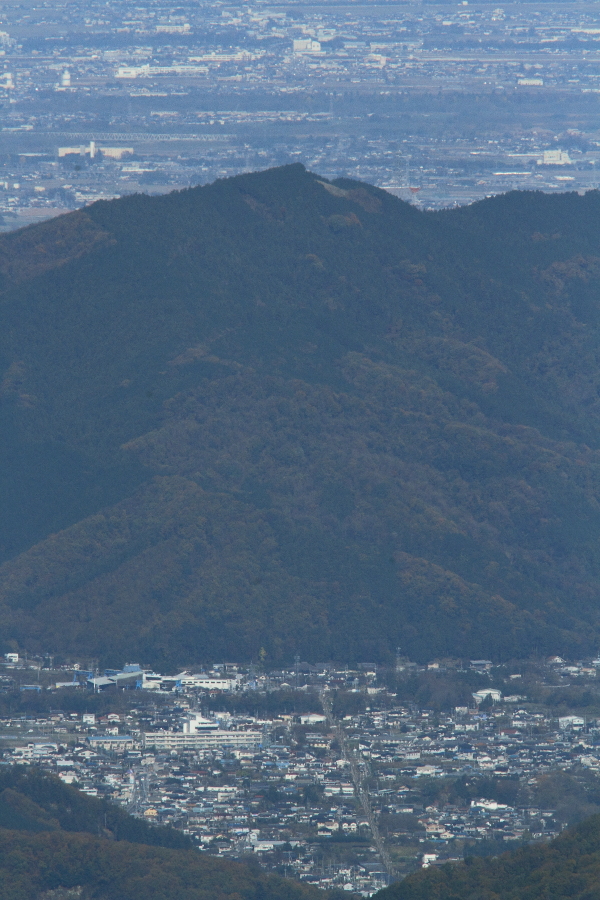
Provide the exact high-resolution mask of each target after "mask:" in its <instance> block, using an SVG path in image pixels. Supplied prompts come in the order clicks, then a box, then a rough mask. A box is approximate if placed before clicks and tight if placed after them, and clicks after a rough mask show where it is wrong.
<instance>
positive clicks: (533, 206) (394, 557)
mask: <svg viewBox="0 0 600 900" xmlns="http://www.w3.org/2000/svg"><path fill="white" fill-rule="evenodd" d="M75 216H76V218H74V217H73V218H72V217H71V216H66V217H62V219H59V220H56V222H55V225H54V226H52V223H50V224H48V223H46V224H45V225H44V226H36V227H35V228H32V229H27V230H26V231H24V232H19V233H17V234H15V235H8V236H6V237H4V238H2V239H0V271H1V272H2V274H3V278H4V281H3V282H2V295H1V298H0V302H1V307H0V308H1V310H2V312H1V316H2V321H3V322H4V325H5V327H4V329H3V333H2V334H1V335H0V358H1V359H2V366H3V371H4V375H3V379H2V387H1V388H0V393H1V396H2V407H1V411H0V416H1V418H2V426H3V429H2V442H3V446H2V448H1V449H0V455H1V457H2V458H3V459H4V460H5V465H4V467H3V469H2V472H3V474H2V476H1V478H0V481H2V482H3V484H0V487H2V488H3V491H4V496H5V497H7V503H6V509H7V510H8V511H9V514H8V515H7V516H6V517H5V519H4V525H3V528H2V530H1V532H0V539H1V541H2V544H3V546H4V559H5V562H4V565H3V566H2V567H0V626H1V627H2V633H3V635H5V636H6V639H13V640H15V641H17V642H18V643H19V644H20V645H23V646H27V647H29V648H30V649H46V650H53V651H55V652H63V653H71V654H75V653H79V654H89V655H93V656H101V657H103V658H104V659H105V660H107V661H108V660H109V659H110V660H112V661H114V662H121V661H122V660H123V658H124V657H125V656H127V657H130V656H133V655H135V656H137V657H139V658H141V659H144V660H146V661H149V662H153V663H155V664H160V665H175V664H176V663H181V662H185V661H188V660H189V661H193V660H197V659H199V658H205V659H206V658H210V657H215V658H216V657H221V658H222V657H224V656H227V657H231V658H239V657H240V656H241V657H245V658H249V657H251V656H256V654H257V653H258V651H259V649H260V648H261V647H264V648H265V650H266V651H267V654H268V657H267V658H268V659H269V660H270V661H277V660H282V659H290V658H291V657H292V656H293V655H294V653H296V652H300V653H301V654H302V655H303V656H304V657H307V658H320V659H323V658H327V657H335V658H338V659H344V660H345V659H351V658H354V659H357V658H377V659H386V658H389V656H390V654H391V653H392V652H393V651H394V649H395V647H396V646H397V645H398V644H400V645H401V646H402V647H403V649H404V650H405V651H406V652H407V653H409V654H410V655H411V656H413V657H415V658H423V659H426V658H430V657H431V656H432V655H435V654H438V653H440V654H441V653H443V654H465V655H472V656H473V655H478V656H479V655H486V656H493V657H495V658H499V657H507V656H512V655H526V654H528V653H530V652H531V651H532V649H534V648H537V649H539V650H540V651H548V652H550V651H555V652H561V653H565V654H569V653H576V652H579V651H580V650H583V649H584V648H588V649H592V648H594V647H595V642H596V641H597V639H598V636H599V630H600V629H599V628H598V602H597V601H598V594H599V590H600V506H599V505H598V493H599V488H600V397H599V389H600V366H599V365H598V348H599V337H600V335H599V326H600V294H599V288H600V236H599V233H598V221H599V220H600V196H599V195H598V193H597V192H593V193H590V194H587V195H586V196H584V197H579V196H577V195H571V194H566V195H562V196H556V195H554V196H546V195H542V194H531V193H513V194H508V195H505V196H503V197H497V198H493V199H491V200H487V201H484V202H482V203H479V204H475V205H474V206H472V207H469V208H466V209H460V210H452V211H447V212H443V213H436V214H433V213H421V212H419V211H417V210H416V209H414V208H413V207H411V206H409V205H407V204H405V203H402V202H401V201H399V200H397V199H396V198H394V197H391V196H390V195H387V194H385V193H384V192H382V191H378V190H376V189H375V188H371V187H369V186H364V185H358V184H356V183H353V182H347V181H340V182H336V183H335V184H329V183H327V182H324V181H323V180H322V179H320V178H318V177H317V176H314V175H312V174H310V173H308V172H306V171H305V170H304V169H303V168H302V167H301V166H289V167H284V168H282V169H276V170H271V171H269V172H264V173H257V174H254V175H248V176H240V177H239V178H234V179H229V180H227V181H223V182H217V183H215V184H214V185H211V186H208V187H205V188H197V189H193V190H190V191H184V192H181V193H177V194H172V195H169V196H167V197H161V198H148V197H143V196H136V197H129V198H125V199H123V200H120V201H111V202H106V203H97V204H94V205H93V206H91V207H88V208H87V209H86V210H85V212H81V213H77V214H75ZM70 223H73V224H70ZM52 227H55V228H56V232H55V234H54V238H53V231H52ZM38 229H39V230H38ZM53 241H54V243H52V242H53ZM47 245H48V246H51V250H48V249H47ZM40 248H41V249H40ZM40 259H42V260H44V259H45V260H46V262H45V263H44V266H45V268H43V271H42V270H41V268H40V267H41V266H42V262H40Z"/></svg>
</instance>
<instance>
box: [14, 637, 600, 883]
mask: <svg viewBox="0 0 600 900" xmlns="http://www.w3.org/2000/svg"><path fill="white" fill-rule="evenodd" d="M519 668H520V669H521V671H514V670H515V669H519ZM599 669H600V659H595V660H587V661H579V662H573V663H569V662H567V661H565V660H563V659H560V658H559V657H553V658H551V659H550V660H543V661H534V662H531V663H527V664H515V665H512V666H511V665H506V666H502V667H499V666H493V664H492V662H491V661H489V660H471V661H462V662H461V661H456V660H455V661H451V660H447V661H443V660H442V661H434V662H432V663H430V664H429V665H428V666H423V665H417V664H415V663H411V662H410V661H409V660H406V659H404V658H403V657H402V656H400V655H399V656H398V659H397V660H396V664H395V666H392V667H388V668H384V667H378V666H375V665H373V664H368V663H364V664H360V665H356V666H354V667H343V668H340V667H336V666H334V665H333V664H324V665H309V664H308V663H303V662H301V661H300V660H299V659H296V661H295V664H294V666H293V667H291V668H290V669H284V670H271V671H266V670H264V669H263V668H262V667H261V666H250V667H248V666H243V665H241V664H223V665H221V666H214V667H213V668H210V669H205V670H201V671H198V672H195V671H193V670H191V669H190V670H186V671H182V672H179V673H176V674H174V675H168V676H167V675H161V674H159V673H156V672H153V671H151V670H148V669H146V668H143V667H141V666H139V665H137V664H127V665H125V666H124V667H123V668H122V669H120V670H116V669H108V670H105V671H104V672H102V673H99V672H98V671H96V670H95V669H93V668H90V669H87V670H86V669H84V668H83V664H76V663H75V664H73V663H70V664H64V665H61V666H60V667H57V666H55V663H54V662H53V660H52V659H51V658H49V657H48V658H46V659H43V660H42V659H33V660H32V659H24V658H21V657H20V656H19V654H18V653H16V652H15V653H7V654H6V656H5V659H4V665H3V667H1V672H0V686H1V690H2V693H0V698H4V699H8V698H11V697H12V698H13V700H11V701H10V702H14V703H15V705H16V704H17V703H18V701H20V700H22V701H23V704H25V706H27V704H28V703H29V705H30V707H31V708H32V710H33V708H34V707H35V706H36V704H37V705H38V707H39V706H40V705H44V706H45V709H44V711H43V712H40V711H38V712H35V711H32V712H26V713H24V712H23V709H24V708H25V707H24V706H23V705H21V710H20V712H19V713H18V714H16V715H11V714H9V715H5V716H3V717H2V719H1V720H0V752H1V753H2V763H3V764H5V765H6V764H13V763H20V764H25V765H36V766H41V767H42V768H43V769H45V770H47V771H49V772H52V773H54V774H56V775H58V777H60V778H61V779H62V780H63V781H65V782H66V783H67V784H72V785H74V786H75V787H77V788H78V789H79V790H82V791H84V792H86V793H87V794H90V795H92V796H97V797H102V798H106V799H108V800H111V801H114V802H116V803H119V804H121V805H122V806H123V807H124V808H125V809H127V810H128V811H129V812H130V813H132V814H134V815H136V816H141V817H143V818H144V819H146V820H147V821H150V822H154V823H160V824H169V825H172V826H174V827H176V828H180V829H183V830H184V831H185V832H186V833H187V834H189V835H191V836H192V838H193V840H194V841H195V842H196V843H197V844H198V846H199V847H200V848H202V849H203V850H205V851H206V852H209V853H212V854H216V855H219V856H224V857H232V858H248V857H252V858H255V859H257V860H258V861H259V862H260V863H261V865H263V866H264V867H265V868H267V869H269V870H273V871H277V872H280V873H282V874H286V875H289V876H292V877H295V878H298V879H300V880H303V881H307V882H310V883H312V884H315V885H318V886H320V887H323V888H329V887H338V888H343V889H345V890H348V891H352V892H358V893H361V894H363V895H364V896H369V895H370V894H372V893H373V892H374V891H375V890H377V889H378V888H380V887H381V886H383V885H385V884H387V883H389V881H390V880H391V879H394V878H399V877H400V878H401V877H403V876H404V875H405V874H407V873H409V872H410V871H413V870H414V869H415V868H418V867H420V866H425V867H426V866H429V865H436V864H439V863H440V862H443V861H445V860H447V859H458V858H462V856H463V855H465V854H469V853H470V854H476V853H482V854H485V853H492V852H494V853H497V852H502V850H503V849H506V848H509V847H511V846H516V845H518V844H520V843H522V842H529V841H543V840H547V839H549V838H551V837H552V836H554V835H556V834H557V833H559V832H560V831H561V829H562V828H564V827H565V825H566V824H568V823H569V821H572V820H573V818H574V817H575V818H577V816H578V815H579V807H578V805H577V804H578V803H579V804H580V807H581V811H585V812H587V813H589V812H590V810H591V811H593V805H592V806H590V803H592V804H593V797H594V796H596V794H597V795H598V796H600V790H599V788H600V780H599V774H600V718H598V719H597V718H596V717H594V716H591V715H588V714H587V713H585V714H577V711H575V712H574V711H572V710H569V709H568V708H567V706H566V705H565V703H564V702H562V701H561V702H560V703H559V705H558V706H555V707H554V708H553V709H551V707H550V706H549V705H548V704H549V703H556V699H555V698H556V695H558V696H559V697H560V696H561V692H563V694H564V695H565V697H567V698H570V701H571V702H574V703H575V704H577V703H579V704H580V705H581V703H582V702H583V703H584V704H586V703H587V707H585V708H586V709H589V708H591V707H592V706H593V704H594V702H595V700H594V698H595V696H596V695H595V692H594V690H595V681H596V678H597V674H596V673H597V672H598V670H599ZM511 670H512V671H511ZM457 684H462V686H463V688H464V686H465V685H466V686H468V687H469V688H470V690H469V693H468V700H467V701H466V702H465V703H464V704H461V705H456V706H453V707H452V708H446V709H445V708H443V707H444V702H439V696H438V695H439V691H440V690H442V689H446V690H448V691H450V694H448V696H449V697H451V691H452V690H454V691H456V685H457ZM498 684H502V686H503V688H504V690H501V689H499V688H498V687H497V685H498ZM427 686H428V689H429V692H430V698H429V700H428V703H429V705H426V704H423V703H422V702H421V703H420V702H419V700H418V697H417V696H414V697H413V698H412V699H409V700H404V701H403V702H399V697H401V696H402V694H403V692H404V693H405V694H406V692H407V691H411V690H412V691H413V693H416V694H418V693H419V692H420V693H421V694H423V691H424V690H425V688H426V687H427ZM509 689H510V690H511V691H512V692H511V693H508V692H507V690H509ZM461 690H462V688H461ZM436 691H437V692H438V694H436ZM586 692H587V694H586ZM463 695H464V694H463ZM436 697H438V699H436ZM577 698H579V699H577ZM582 698H583V699H582ZM542 700H545V702H542ZM69 708H76V709H77V710H78V711H69ZM595 792H596V793H595Z"/></svg>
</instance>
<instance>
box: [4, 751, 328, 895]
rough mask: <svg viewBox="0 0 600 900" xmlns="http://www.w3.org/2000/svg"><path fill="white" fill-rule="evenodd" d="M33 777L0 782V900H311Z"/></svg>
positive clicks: (293, 886) (303, 890) (9, 776)
mask: <svg viewBox="0 0 600 900" xmlns="http://www.w3.org/2000/svg"><path fill="white" fill-rule="evenodd" d="M332 896H333V894H328V893H325V892H322V891H319V890H317V889H316V888H313V887H311V886H308V885H301V884H299V883H298V882H295V881H292V880H291V879H285V878H281V877H279V876H277V875H266V874H265V873H264V872H262V870H261V869H260V866H256V865H254V866H249V865H245V864H243V863H239V862H233V861H229V860H223V859H216V858H214V857H211V856H208V855H207V854H204V853H201V852H199V851H198V850H196V849H194V848H193V847H192V846H191V844H190V841H189V839H187V838H186V837H185V835H183V834H181V833H178V832H176V831H174V830H173V829H169V828H160V827H153V826H151V825H148V824H146V823H145V822H142V821H140V820H138V819H134V818H133V817H131V816H129V815H127V814H126V813H125V812H123V811H122V810H120V809H118V808H116V807H113V806H112V805H111V804H109V803H105V802H102V801H97V800H94V799H93V798H90V797H85V796H83V795H81V794H79V793H78V791H76V790H75V789H74V788H71V787H67V786H66V785H62V784H61V783H60V781H59V780H58V779H56V778H52V777H48V776H47V775H43V774H42V773H40V772H36V771H31V772H24V771H23V770H22V769H19V768H17V769H8V770H7V771H5V772H3V773H2V774H1V775H0V900H39V898H40V897H43V898H45V900H51V898H54V900H92V898H93V900H142V898H143V900H170V898H172V897H178V898H181V900H319V898H325V900H326V898H328V897H332Z"/></svg>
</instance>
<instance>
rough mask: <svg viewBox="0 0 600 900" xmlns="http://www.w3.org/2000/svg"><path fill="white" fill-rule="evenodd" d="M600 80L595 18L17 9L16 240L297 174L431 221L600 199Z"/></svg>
mask: <svg viewBox="0 0 600 900" xmlns="http://www.w3.org/2000/svg"><path fill="white" fill-rule="evenodd" d="M599 61H600V16H599V15H598V13H597V8H596V7H595V5H594V4H592V3H572V4H553V3H541V2H539V3H535V2H534V3H527V4H523V3H520V4H515V3H510V4H503V5H495V4H493V3H487V4H485V3H472V2H465V0H461V2H458V3H456V2H454V3H440V4H427V5H425V4H414V3H406V4H402V5H400V4H384V3H382V4H378V5H376V6H374V5H372V4H366V3H353V4H352V5H340V4H334V3H324V4H321V5H319V6H312V5H305V4H301V3H293V2H290V3H281V4H278V5H273V4H270V3H266V2H260V0H259V2H256V3H253V4H251V5H245V6H243V7H235V6H232V5H229V4H227V3H221V2H215V3H205V4H198V3H190V2H186V3H181V4H179V5H178V6H177V8H173V7H171V6H170V5H168V4H164V3H162V2H152V3H146V4H143V5H140V6H135V7H132V5H131V4H130V3H126V2H122V0H115V2H109V3H105V2H102V3H100V2H97V3H96V2H88V0H74V2H65V3H62V4H52V6H51V7H49V6H47V5H45V4H42V3H39V2H29V3H16V2H7V3H4V4H3V6H2V10H1V12H0V108H1V128H2V131H1V132H0V139H1V140H0V215H2V216H3V217H4V226H3V227H4V229H5V230H7V229H12V228H15V227H19V226H20V225H23V224H28V223H29V222H32V221H39V220H40V219H42V218H45V217H48V216H51V215H55V214H57V213H59V212H62V211H65V210H68V209H74V208H78V207H81V206H83V205H85V204H86V203H89V202H92V201H93V200H95V199H98V198H101V197H116V196H122V195H123V194H127V193H131V192H133V191H146V192H148V193H164V192H166V191H169V190H173V189H176V188H178V187H185V186H188V185H193V184H202V183H206V182H209V181H213V180H214V179H215V178H221V177H226V176H229V175H235V174H238V173H240V172H243V171H248V170H251V169H262V168H268V167H270V166H275V165H281V164H284V163H287V162H296V161H301V162H303V163H304V164H305V165H307V166H308V167H309V168H311V169H313V170H315V171H317V172H319V173H320V174H322V175H324V176H326V177H329V178H336V177H340V176H347V177H351V178H357V179H361V180H364V181H368V182H371V183H373V184H375V185H377V186H379V187H383V188H385V189H387V190H390V191H392V192H393V193H396V194H398V195H399V196H401V197H404V198H405V199H409V200H410V201H411V202H415V203H417V204H418V205H420V206H422V207H424V208H439V207H443V206H449V205H455V204H457V203H459V204H463V203H468V202H471V201H473V200H476V199H479V198H482V197H485V196H487V195H490V194H493V193H498V192H502V191H506V190H510V189H513V188H527V189H531V188H533V189H541V190H545V191H557V190H558V191H564V190H570V189H575V190H578V191H585V190H589V189H590V188H595V187H596V186H597V185H598V176H597V174H596V168H597V166H598V163H599V160H600V128H599V127H598V121H597V119H598V115H597V113H598V103H599V98H598V96H597V95H598V93H600V68H599V66H598V62H599ZM90 142H94V143H95V145H96V146H97V147H98V152H97V153H96V152H95V153H92V154H90V152H89V146H90ZM86 148H88V149H87V150H86ZM65 149H68V150H69V151H70V152H69V153H64V152H62V151H64V150H65ZM59 151H60V152H59ZM107 151H112V152H107ZM120 151H124V152H120ZM129 151H133V152H129ZM559 151H560V152H559Z"/></svg>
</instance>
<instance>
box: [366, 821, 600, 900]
mask: <svg viewBox="0 0 600 900" xmlns="http://www.w3.org/2000/svg"><path fill="white" fill-rule="evenodd" d="M599 885H600V816H598V815H596V816H592V817H591V818H589V819H586V820H585V821H584V822H582V823H581V824H579V825H577V826H575V827H574V828H570V829H568V830H567V831H564V832H563V833H562V834H561V835H559V836H558V837H557V838H555V839H554V840H553V841H551V842H550V843H549V844H538V845H533V846H528V847H524V848H522V849H520V850H517V851H514V852H512V853H504V854H503V855H502V856H498V857H494V858H481V857H468V858H467V859H466V860H465V861H464V862H460V863H453V864H447V865H444V866H435V867H432V868H429V869H425V870H421V871H420V872H417V873H415V874H413V875H409V876H408V878H406V879H405V880H404V881H400V882H397V883H395V884H393V885H391V887H389V888H385V889H384V890H382V891H379V892H378V893H377V894H375V897H377V900H466V898H477V900H563V898H564V900H567V898H569V900H595V898H597V897H598V892H599Z"/></svg>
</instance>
